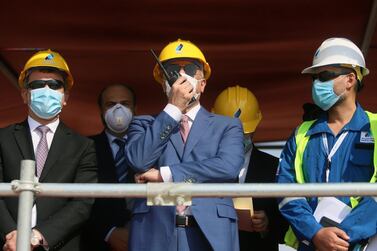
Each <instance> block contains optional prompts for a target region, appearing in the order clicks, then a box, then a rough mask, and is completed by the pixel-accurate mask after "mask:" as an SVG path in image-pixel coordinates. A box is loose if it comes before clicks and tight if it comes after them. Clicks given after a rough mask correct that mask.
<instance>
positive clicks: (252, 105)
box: [212, 85, 262, 134]
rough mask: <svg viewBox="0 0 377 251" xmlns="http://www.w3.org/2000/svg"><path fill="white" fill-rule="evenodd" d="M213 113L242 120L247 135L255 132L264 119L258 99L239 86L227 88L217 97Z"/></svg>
mask: <svg viewBox="0 0 377 251" xmlns="http://www.w3.org/2000/svg"><path fill="white" fill-rule="evenodd" d="M212 112H213V113H216V114H220V115H224V116H228V117H238V118H240V120H241V122H242V126H243V131H244V133H245V134H246V133H252V132H254V131H255V129H256V127H257V126H258V124H259V122H260V121H261V119H262V113H261V111H260V109H259V103H258V100H257V98H256V97H255V96H254V94H253V93H252V92H251V91H249V90H248V89H247V88H244V87H240V86H238V85H237V86H233V87H228V88H226V89H225V90H224V91H222V92H221V93H220V95H219V96H217V98H216V101H215V104H214V106H213V108H212Z"/></svg>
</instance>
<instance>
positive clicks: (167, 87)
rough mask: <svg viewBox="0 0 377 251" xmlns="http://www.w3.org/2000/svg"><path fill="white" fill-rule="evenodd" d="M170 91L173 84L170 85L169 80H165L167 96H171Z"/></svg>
mask: <svg viewBox="0 0 377 251" xmlns="http://www.w3.org/2000/svg"><path fill="white" fill-rule="evenodd" d="M170 91H171V86H170V85H169V82H168V81H167V80H165V94H166V97H168V98H169V97H170Z"/></svg>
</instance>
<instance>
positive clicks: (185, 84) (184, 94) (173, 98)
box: [169, 76, 195, 112]
mask: <svg viewBox="0 0 377 251" xmlns="http://www.w3.org/2000/svg"><path fill="white" fill-rule="evenodd" d="M194 95H195V93H194V92H193V88H192V85H191V84H190V82H189V81H187V80H186V78H185V77H182V76H181V77H179V78H178V79H177V81H175V82H174V84H173V86H172V87H171V91H170V96H169V103H170V104H172V105H175V106H176V107H178V108H179V110H181V112H184V111H185V110H186V108H187V107H188V104H189V102H190V100H191V99H192V97H193V96H194Z"/></svg>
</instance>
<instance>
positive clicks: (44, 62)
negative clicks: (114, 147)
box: [0, 50, 97, 251]
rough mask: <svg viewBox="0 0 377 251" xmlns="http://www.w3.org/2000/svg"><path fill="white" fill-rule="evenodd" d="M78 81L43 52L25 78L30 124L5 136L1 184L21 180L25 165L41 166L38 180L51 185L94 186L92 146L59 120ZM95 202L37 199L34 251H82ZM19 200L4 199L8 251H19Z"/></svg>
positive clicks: (0, 224) (2, 223)
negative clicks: (82, 234) (27, 161)
mask: <svg viewBox="0 0 377 251" xmlns="http://www.w3.org/2000/svg"><path fill="white" fill-rule="evenodd" d="M72 85H73V78H72V75H71V73H70V71H69V69H68V66H67V63H66V62H65V60H64V59H63V57H61V56H60V54H58V53H56V52H53V51H51V50H47V51H40V52H38V53H36V54H35V55H33V56H32V57H31V58H30V59H29V60H28V61H27V63H26V65H25V67H24V69H23V71H22V72H21V74H20V77H19V86H20V88H21V95H22V98H23V101H24V103H25V104H27V105H28V115H29V116H28V118H27V119H26V120H25V121H24V122H21V123H18V124H13V125H10V126H8V127H6V128H3V129H1V130H0V182H10V181H12V180H16V179H19V178H20V162H21V160H23V159H35V160H36V176H37V179H38V180H39V182H45V183H94V182H96V180H97V172H96V156H95V149H94V144H93V141H92V140H89V139H87V138H85V137H82V136H80V135H79V134H77V133H75V132H73V131H72V130H71V129H69V128H68V127H66V126H65V125H64V124H63V122H61V121H60V119H59V114H60V111H61V109H62V107H63V106H65V105H66V103H67V98H68V92H69V90H70V89H71V87H72ZM92 203H93V200H91V199H81V198H80V199H75V198H44V197H41V198H36V199H35V204H34V207H33V212H32V219H31V221H32V228H33V229H32V237H31V246H32V249H33V250H47V249H48V250H67V251H74V250H79V245H80V237H79V236H80V231H81V228H82V226H83V224H84V223H85V221H86V220H87V219H88V218H89V214H90V209H91V207H92ZM17 210H18V198H17V197H14V198H2V199H0V233H1V241H2V244H3V245H2V248H3V250H4V251H15V250H16V238H17V230H16V227H17Z"/></svg>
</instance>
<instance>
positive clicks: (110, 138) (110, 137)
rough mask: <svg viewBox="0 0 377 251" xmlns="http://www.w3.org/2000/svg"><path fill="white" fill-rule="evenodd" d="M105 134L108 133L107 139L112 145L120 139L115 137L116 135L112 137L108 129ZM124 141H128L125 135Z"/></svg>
mask: <svg viewBox="0 0 377 251" xmlns="http://www.w3.org/2000/svg"><path fill="white" fill-rule="evenodd" d="M105 133H106V136H107V138H108V139H109V142H110V144H112V143H114V139H117V138H118V137H115V136H114V135H112V134H111V133H109V131H108V130H107V129H105ZM123 139H125V140H126V139H127V135H124V137H123Z"/></svg>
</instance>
